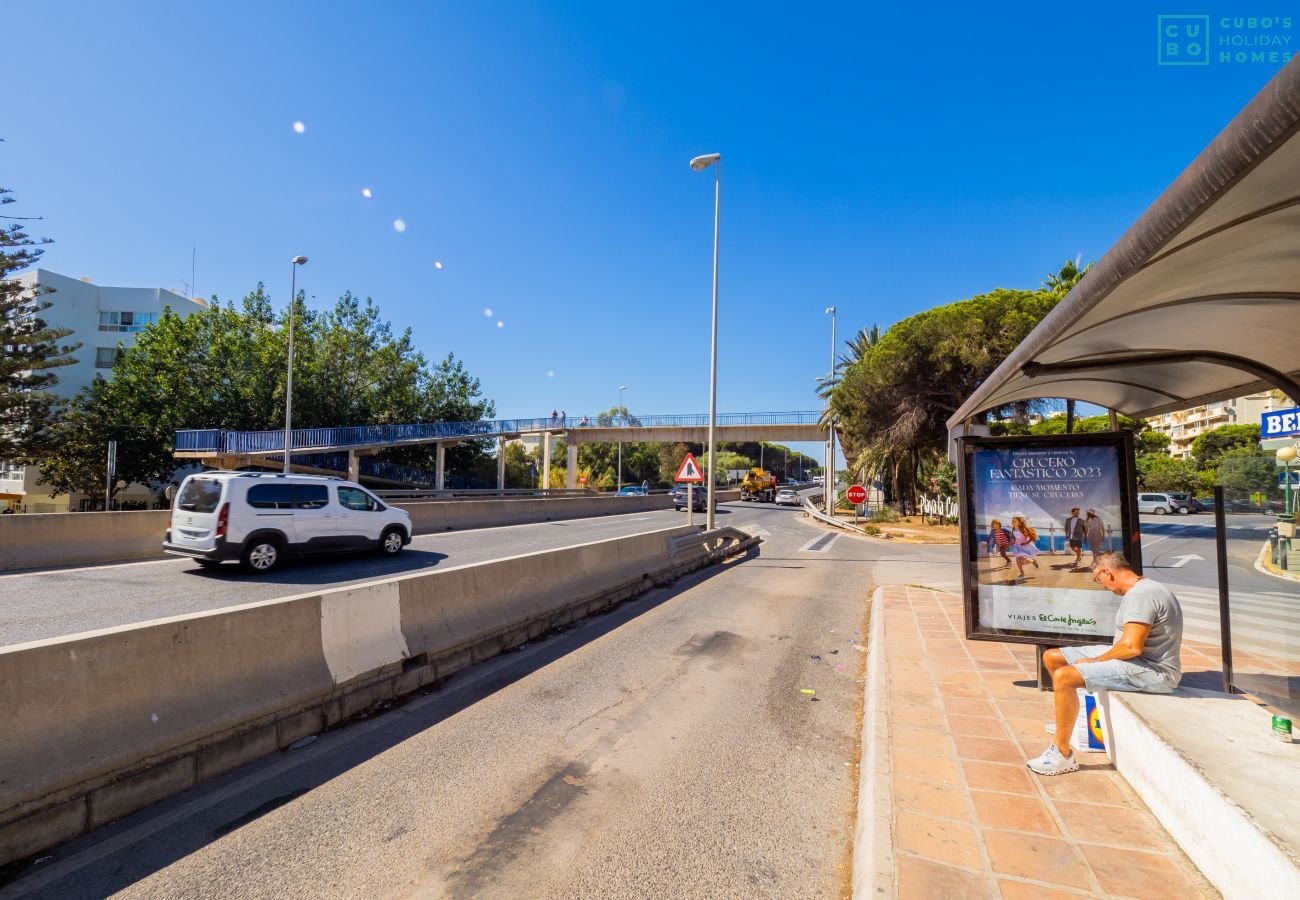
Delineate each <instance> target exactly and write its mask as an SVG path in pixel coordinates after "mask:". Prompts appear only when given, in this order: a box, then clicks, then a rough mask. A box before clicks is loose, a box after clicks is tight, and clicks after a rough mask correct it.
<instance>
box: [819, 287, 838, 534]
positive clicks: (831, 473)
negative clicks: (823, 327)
mask: <svg viewBox="0 0 1300 900" xmlns="http://www.w3.org/2000/svg"><path fill="white" fill-rule="evenodd" d="M837 312H839V310H838V308H837V307H834V306H828V307H826V314H827V315H829V316H830V317H831V374H830V379H829V381H828V385H830V384H834V382H835V314H836V313H837ZM830 404H831V399H830V394H829V393H828V394H827V395H826V407H827V410H828V411H829V410H830ZM826 431H827V434H828V435H829V441H828V443H827V447H828V451H827V453H826V480H825V481H826V483H825V485H824V488H825V490H823V491H822V493H823V494H825V496H826V515H828V516H833V515H835V486H836V483H837V482H838V480H839V479H838V478H837V477H836V475H835V417H834V415H833V414H832V415H828V416H827V417H826Z"/></svg>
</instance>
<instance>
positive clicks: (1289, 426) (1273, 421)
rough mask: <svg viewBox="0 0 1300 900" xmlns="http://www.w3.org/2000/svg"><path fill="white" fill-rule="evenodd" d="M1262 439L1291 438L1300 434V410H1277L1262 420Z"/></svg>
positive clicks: (1264, 416)
mask: <svg viewBox="0 0 1300 900" xmlns="http://www.w3.org/2000/svg"><path fill="white" fill-rule="evenodd" d="M1259 433H1260V437H1262V438H1275V437H1290V436H1291V435H1293V434H1300V409H1275V410H1273V411H1272V412H1266V413H1264V414H1263V416H1261V418H1260V427H1259Z"/></svg>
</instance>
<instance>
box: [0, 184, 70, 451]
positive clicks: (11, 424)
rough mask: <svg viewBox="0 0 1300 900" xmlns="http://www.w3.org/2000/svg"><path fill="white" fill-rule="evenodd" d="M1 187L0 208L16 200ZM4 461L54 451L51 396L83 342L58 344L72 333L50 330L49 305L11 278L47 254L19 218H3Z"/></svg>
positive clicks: (0, 400) (0, 355) (0, 346)
mask: <svg viewBox="0 0 1300 900" xmlns="http://www.w3.org/2000/svg"><path fill="white" fill-rule="evenodd" d="M11 193H12V192H11V191H8V190H6V189H4V188H0V205H7V204H10V203H13V202H14V198H13V197H12V196H10V194H11ZM0 219H6V220H9V222H0V459H11V460H12V459H23V460H30V459H32V458H34V457H39V456H40V455H41V454H42V453H43V452H45V451H47V450H48V449H49V447H50V426H51V424H52V421H53V418H54V412H55V408H56V407H57V406H58V404H59V399H58V398H57V397H56V396H55V395H54V394H53V393H51V390H50V389H51V388H53V387H54V385H55V384H56V383H57V382H58V380H59V376H58V375H57V373H56V372H55V370H56V369H58V368H59V367H60V366H66V365H70V364H71V363H73V362H74V361H75V360H74V359H73V358H72V356H70V355H69V354H71V353H72V352H73V351H75V350H76V349H77V347H79V346H80V344H76V345H72V346H60V345H59V343H58V342H59V341H60V340H61V339H62V338H65V337H67V336H68V335H69V334H71V333H72V332H71V331H70V330H69V329H66V328H50V327H49V326H48V325H46V323H45V321H44V320H43V319H41V318H40V316H39V313H40V312H41V311H42V310H45V309H48V308H49V307H50V302H49V301H48V300H42V299H40V297H39V296H37V295H36V294H35V293H34V292H33V291H32V290H31V289H29V288H25V287H24V286H23V285H22V284H20V283H19V282H18V281H17V280H15V279H13V278H12V277H11V276H12V275H13V274H15V273H17V272H20V271H22V270H23V269H27V268H30V267H31V266H32V265H34V264H35V263H36V261H37V260H38V259H40V258H41V255H42V254H43V253H44V252H45V251H44V250H42V249H41V248H40V245H41V244H47V243H49V240H47V239H42V240H34V239H32V238H30V237H28V236H27V234H26V233H25V232H24V231H23V226H22V225H21V224H20V221H21V219H20V218H19V217H17V216H0Z"/></svg>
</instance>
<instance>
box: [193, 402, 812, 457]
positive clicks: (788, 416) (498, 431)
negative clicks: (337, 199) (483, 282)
mask: <svg viewBox="0 0 1300 900" xmlns="http://www.w3.org/2000/svg"><path fill="white" fill-rule="evenodd" d="M820 418H821V413H820V412H816V411H799V412H759V413H725V414H722V415H719V416H718V417H717V423H718V424H719V425H730V426H735V425H815V424H817V423H818V421H820ZM708 424H709V416H708V414H707V413H698V414H692V415H669V416H609V415H597V416H546V417H541V418H535V419H496V420H482V421H478V422H421V423H416V424H410V425H345V426H341V427H335V428H295V429H294V430H293V436H292V449H293V450H316V449H321V450H324V449H339V448H346V447H364V446H385V445H386V446H396V445H400V444H408V443H417V444H419V443H430V442H434V441H439V440H456V439H458V438H476V437H482V438H487V437H496V436H499V435H508V434H521V433H525V432H540V431H567V430H569V429H575V430H576V429H581V428H671V427H686V428H691V427H695V428H699V427H704V426H707V425H708ZM176 450H177V451H178V452H190V453H203V452H212V453H222V452H224V453H274V452H277V451H279V452H283V451H284V431H283V430H276V431H223V430H220V429H215V428H206V429H191V430H185V431H178V432H176Z"/></svg>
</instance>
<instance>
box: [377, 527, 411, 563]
mask: <svg viewBox="0 0 1300 900" xmlns="http://www.w3.org/2000/svg"><path fill="white" fill-rule="evenodd" d="M404 544H405V540H404V535H403V534H402V529H400V528H390V529H388V530H387V531H385V532H384V536H383V537H381V538H380V539H379V552H380V553H382V554H384V556H396V555H397V554H399V553H401V552H402V547H403V545H404Z"/></svg>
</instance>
